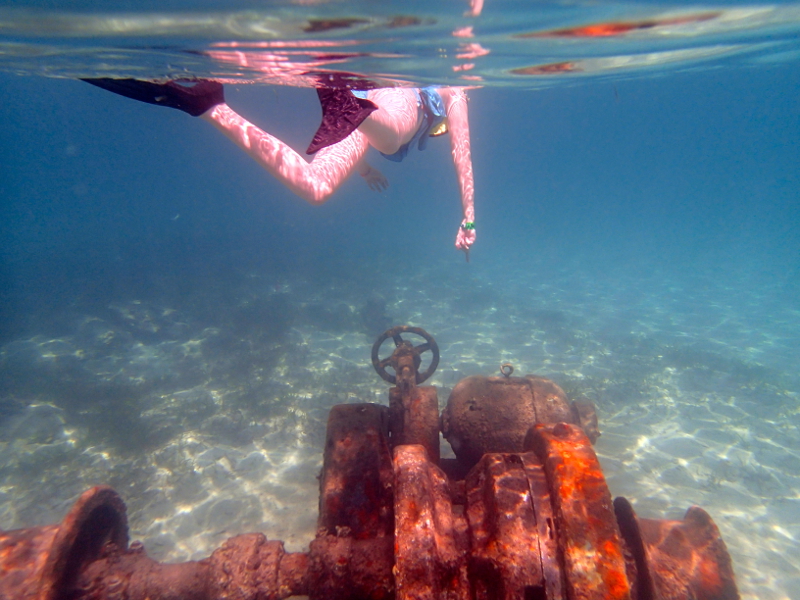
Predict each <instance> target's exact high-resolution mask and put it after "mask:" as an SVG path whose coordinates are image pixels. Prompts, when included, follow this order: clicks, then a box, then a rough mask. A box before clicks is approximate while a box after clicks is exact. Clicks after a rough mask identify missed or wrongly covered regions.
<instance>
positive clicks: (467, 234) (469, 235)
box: [456, 220, 476, 252]
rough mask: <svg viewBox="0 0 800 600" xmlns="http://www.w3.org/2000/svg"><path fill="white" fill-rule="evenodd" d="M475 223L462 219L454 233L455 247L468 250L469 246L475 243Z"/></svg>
mask: <svg viewBox="0 0 800 600" xmlns="http://www.w3.org/2000/svg"><path fill="white" fill-rule="evenodd" d="M475 237H476V235H475V223H473V222H471V221H470V222H468V221H466V220H465V221H464V222H463V223H461V226H460V227H459V228H458V234H457V235H456V248H458V249H459V250H463V251H464V252H469V248H470V246H472V244H474V243H475Z"/></svg>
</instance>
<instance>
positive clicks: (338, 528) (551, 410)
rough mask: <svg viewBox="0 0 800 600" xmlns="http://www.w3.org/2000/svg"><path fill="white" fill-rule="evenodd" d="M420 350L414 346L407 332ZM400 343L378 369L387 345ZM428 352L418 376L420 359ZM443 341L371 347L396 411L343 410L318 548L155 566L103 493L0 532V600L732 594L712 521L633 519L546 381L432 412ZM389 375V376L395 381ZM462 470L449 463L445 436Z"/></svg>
mask: <svg viewBox="0 0 800 600" xmlns="http://www.w3.org/2000/svg"><path fill="white" fill-rule="evenodd" d="M409 333H412V334H417V335H420V336H422V337H423V338H424V339H425V342H424V343H422V344H421V345H418V346H416V347H415V346H414V345H413V344H411V343H410V342H408V341H407V340H405V339H403V337H402V335H403V334H406V335H407V334H409ZM389 339H391V340H392V341H394V343H395V350H394V352H393V353H392V355H391V356H389V357H387V358H385V359H381V358H380V357H379V352H380V348H381V345H382V343H383V342H384V341H387V340H389ZM427 351H430V352H431V353H432V355H433V359H432V360H431V363H430V365H429V367H428V368H427V369H426V371H425V372H424V373H420V372H419V368H420V365H421V362H422V361H421V355H422V354H423V353H425V352H427ZM438 359H439V351H438V347H437V345H436V342H435V340H434V339H433V338H432V337H431V336H430V335H428V334H427V333H426V332H425V331H423V330H421V329H418V328H413V327H404V326H402V327H395V328H393V329H390V330H389V331H387V332H385V333H384V334H383V335H382V336H380V337H379V338H378V340H377V342H376V343H375V345H374V346H373V352H372V360H373V364H374V366H375V368H376V370H377V371H378V373H379V375H380V376H381V377H382V378H383V379H385V380H387V381H389V382H390V383H392V384H394V387H393V388H391V390H390V394H389V400H390V403H389V407H388V408H387V407H385V406H382V405H377V404H347V405H339V406H335V407H334V408H333V409H332V410H331V412H330V416H329V420H328V431H327V439H326V443H325V454H324V465H323V469H322V474H321V477H320V502H319V507H320V510H319V522H318V531H317V535H316V538H315V539H314V540H313V541H312V542H311V544H310V546H309V551H308V552H304V553H286V552H285V551H284V546H283V542H280V541H271V540H267V538H266V537H265V536H264V535H262V534H260V533H250V534H243V535H238V536H235V537H233V538H230V539H229V540H228V541H227V542H225V543H224V544H223V545H222V546H221V547H220V548H218V549H217V550H216V551H214V553H213V554H212V555H211V556H210V557H209V558H207V559H204V560H201V561H197V562H187V563H182V564H161V563H158V562H156V561H154V560H152V559H150V558H148V557H147V555H146V553H145V552H144V549H143V547H142V545H141V544H140V543H136V542H134V543H132V544H130V545H129V544H128V532H127V521H126V516H125V506H124V504H123V502H122V500H121V499H120V498H119V496H118V495H117V494H116V493H115V492H114V491H113V490H112V489H110V488H107V487H97V488H93V489H91V490H89V491H87V492H86V493H84V494H83V496H82V497H81V498H80V499H79V500H78V502H77V503H76V504H75V506H74V507H73V508H72V510H71V511H70V513H69V514H68V515H67V516H66V517H65V519H64V520H63V521H62V523H61V524H59V525H50V526H46V527H37V528H31V529H24V530H16V531H8V532H0V598H2V599H3V600H90V599H91V600H101V599H108V600H111V599H114V600H145V599H148V600H182V599H186V600H189V599H191V600H214V599H230V600H278V599H281V598H287V597H289V596H294V595H307V596H309V597H310V598H312V599H319V600H323V599H325V600H339V599H341V600H345V599H352V600H389V599H392V598H396V599H397V600H412V599H413V600H434V599H443V600H462V599H463V600H579V599H580V600H594V599H598V600H599V599H605V600H616V599H620V600H622V599H632V600H656V599H658V600H678V599H682V600H690V599H692V600H712V599H713V600H730V599H735V598H738V597H739V595H738V592H737V589H736V584H735V581H734V576H733V570H732V568H731V561H730V557H729V555H728V552H727V550H726V548H725V544H724V542H723V541H722V539H721V538H720V534H719V530H718V529H717V527H716V525H715V524H714V522H713V521H712V519H711V517H709V515H708V514H707V513H706V512H705V511H703V510H702V509H701V508H699V507H692V508H690V509H689V510H688V512H687V513H686V516H685V517H684V519H683V520H682V521H666V520H650V519H642V518H639V517H638V516H637V515H636V514H635V512H634V510H633V508H632V506H631V505H630V503H629V502H628V501H627V500H625V499H624V498H617V499H615V500H614V501H613V502H612V499H611V495H610V493H609V490H608V487H607V486H606V482H605V479H604V477H603V473H602V471H601V469H600V465H599V463H598V460H597V456H596V455H595V453H594V450H593V449H592V443H593V442H594V440H595V439H596V438H597V436H598V435H599V432H598V430H597V419H596V417H595V412H594V407H593V406H592V405H591V404H590V403H588V402H569V401H568V399H567V398H566V396H565V394H564V392H563V391H562V390H561V389H560V388H559V387H558V386H557V385H555V384H554V383H552V382H550V381H548V380H546V379H542V378H538V377H532V376H527V377H523V378H520V377H512V372H513V369H512V368H511V367H510V366H509V365H503V367H502V368H501V371H502V376H501V377H469V378H466V379H464V380H462V381H461V382H459V384H458V385H456V387H455V388H454V389H453V392H452V394H451V396H450V399H449V401H448V405H447V408H446V409H445V411H444V413H443V414H442V415H441V416H440V415H439V411H438V401H437V395H436V389H435V388H434V387H430V386H421V385H419V384H421V383H423V382H424V381H425V380H426V379H427V378H428V377H430V375H431V374H432V373H433V371H434V370H435V369H436V366H437V364H438ZM387 367H391V368H392V370H393V371H394V374H390V373H389V372H387V370H386V369H387ZM440 431H441V432H442V433H444V436H445V438H446V439H447V440H448V441H449V442H450V444H451V446H452V448H453V450H454V453H455V455H456V458H455V459H440V454H439V447H440V446H439V432H440Z"/></svg>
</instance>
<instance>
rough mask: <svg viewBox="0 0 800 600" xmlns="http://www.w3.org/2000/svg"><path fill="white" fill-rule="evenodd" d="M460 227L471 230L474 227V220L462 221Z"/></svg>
mask: <svg viewBox="0 0 800 600" xmlns="http://www.w3.org/2000/svg"><path fill="white" fill-rule="evenodd" d="M461 229H463V230H464V231H472V230H473V229H475V221H464V222H463V223H462V224H461Z"/></svg>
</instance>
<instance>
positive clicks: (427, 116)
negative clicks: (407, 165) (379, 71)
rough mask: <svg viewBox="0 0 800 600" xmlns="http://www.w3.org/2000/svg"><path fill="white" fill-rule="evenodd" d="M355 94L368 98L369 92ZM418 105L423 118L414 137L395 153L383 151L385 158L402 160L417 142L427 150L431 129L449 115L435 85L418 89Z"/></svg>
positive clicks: (355, 93)
mask: <svg viewBox="0 0 800 600" xmlns="http://www.w3.org/2000/svg"><path fill="white" fill-rule="evenodd" d="M353 95H354V96H356V98H362V99H366V97H367V92H365V91H353ZM417 106H418V107H419V109H420V110H421V111H422V117H423V118H422V123H421V124H420V126H419V129H417V132H416V133H415V134H414V137H412V138H411V139H410V140H408V141H407V142H406V143H405V144H403V145H402V146H400V148H399V149H398V150H397V152H395V153H394V154H384V153H383V152H381V155H383V157H384V158H388V159H389V160H391V161H394V162H401V161H402V160H403V159H404V158H405V157H406V155H407V154H408V150H409V148H411V145H412V144H416V145H417V148H419V149H420V150H425V147H426V146H427V145H428V137H429V136H430V134H431V131H433V130H434V129H435V128H436V127H437V126H438V125H439V124H441V122H442V121H444V119H445V117H446V116H447V113H446V111H445V108H444V102H443V101H442V96H441V95H440V94H439V92H438V91H437V90H436V88H435V87H425V88H422V89H419V90H417Z"/></svg>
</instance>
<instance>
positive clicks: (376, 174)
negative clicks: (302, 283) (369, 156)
mask: <svg viewBox="0 0 800 600" xmlns="http://www.w3.org/2000/svg"><path fill="white" fill-rule="evenodd" d="M360 175H361V176H362V177H363V178H364V181H366V182H367V185H368V186H369V189H371V190H373V191H375V192H383V191H385V190H386V188H388V187H389V180H388V179H386V175H384V174H383V173H381V172H380V171H378V169H376V168H375V167H373V166H370V165H366V170H364V171H362V172H361V173H360Z"/></svg>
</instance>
